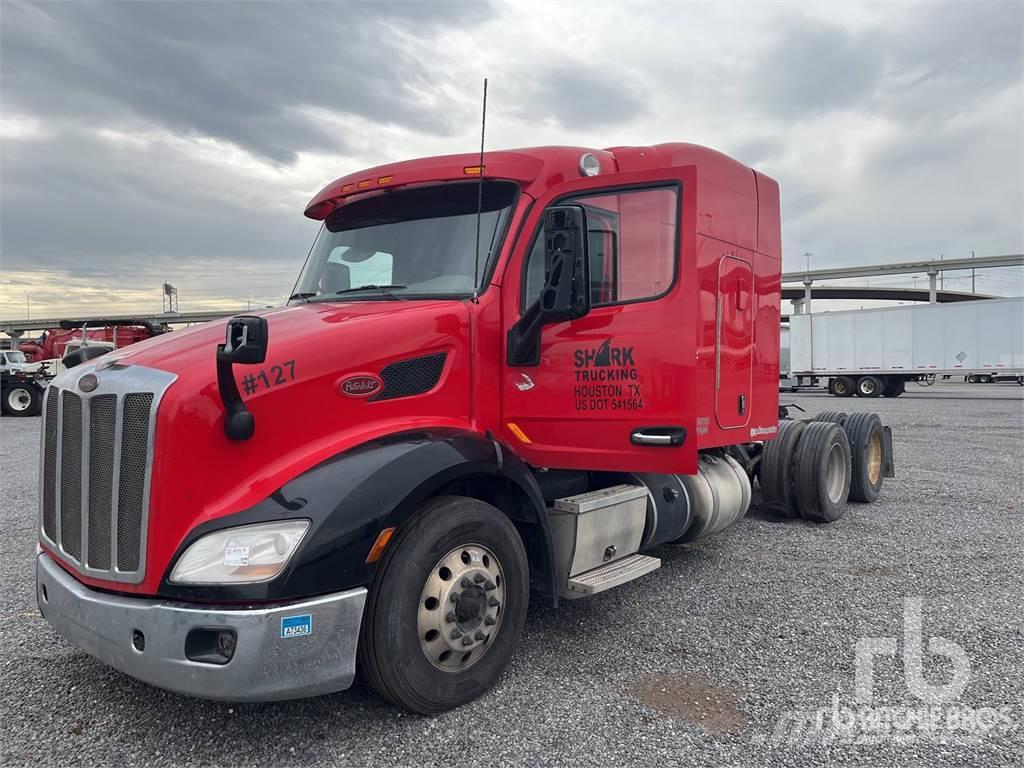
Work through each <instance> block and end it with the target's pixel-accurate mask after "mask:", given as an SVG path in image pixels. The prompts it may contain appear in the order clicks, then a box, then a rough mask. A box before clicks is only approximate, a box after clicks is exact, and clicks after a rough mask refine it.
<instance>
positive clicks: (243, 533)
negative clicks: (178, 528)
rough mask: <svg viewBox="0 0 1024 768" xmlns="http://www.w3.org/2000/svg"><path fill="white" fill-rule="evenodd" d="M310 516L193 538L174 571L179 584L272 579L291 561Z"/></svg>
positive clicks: (172, 575) (215, 532) (172, 574)
mask: <svg viewBox="0 0 1024 768" xmlns="http://www.w3.org/2000/svg"><path fill="white" fill-rule="evenodd" d="M308 529H309V520H281V521H279V522H273V523H257V524H255V525H240V526H237V527H235V528H225V529H223V530H221V531H213V532H212V533H208V534H206V535H205V536H203V537H201V538H200V539H198V540H197V541H195V542H193V543H192V544H191V546H189V548H188V549H187V550H185V554H183V555H182V556H181V557H180V558H179V559H178V562H177V563H176V564H175V566H174V570H172V571H171V576H170V581H171V582H173V583H175V584H250V583H254V582H259V581H269V580H270V579H272V578H274V577H275V576H277V575H278V574H279V573H281V571H282V570H283V569H284V567H285V565H287V563H288V560H289V559H290V558H291V556H292V555H293V554H294V553H295V550H296V549H298V546H299V542H301V541H302V537H303V536H305V535H306V531H307V530H308Z"/></svg>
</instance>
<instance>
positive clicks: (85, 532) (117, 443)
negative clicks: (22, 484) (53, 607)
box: [39, 360, 176, 583]
mask: <svg viewBox="0 0 1024 768" xmlns="http://www.w3.org/2000/svg"><path fill="white" fill-rule="evenodd" d="M98 362H99V365H97V364H85V365H81V366H78V367H76V368H73V369H71V370H69V371H67V372H65V373H64V374H62V375H61V376H59V377H57V378H56V379H54V380H53V382H52V383H51V384H50V387H49V388H48V390H47V396H46V407H45V409H44V414H43V440H42V448H41V467H40V469H41V472H40V476H41V481H40V485H41V488H40V491H41V492H40V502H39V517H40V531H41V534H42V538H43V540H44V541H45V542H47V543H48V544H49V545H50V546H51V548H52V549H53V550H54V552H55V553H56V554H57V555H58V556H59V557H60V558H61V559H63V560H64V561H65V562H67V563H68V564H69V565H71V566H72V567H73V568H75V569H76V570H77V571H79V572H80V573H83V574H85V575H88V576H94V577H96V578H101V579H109V580H113V581H124V582H130V583H137V582H139V581H141V580H142V578H143V576H144V575H145V553H146V538H147V522H148V519H149V486H150V475H151V470H152V464H153V448H154V437H155V435H154V430H155V426H156V413H157V409H158V407H159V404H160V398H161V397H162V396H163V394H164V392H166V391H167V388H168V387H170V385H171V384H172V383H173V382H174V380H175V378H176V377H175V376H174V375H173V374H170V373H166V372H164V371H157V370H154V369H151V368H143V367H141V366H126V365H116V364H115V365H109V364H108V365H106V366H103V361H102V360H100V361H98ZM87 373H94V374H95V375H96V376H97V378H98V380H99V386H98V387H97V388H96V389H95V391H94V392H91V393H84V392H80V391H78V390H79V387H78V381H79V379H81V378H82V376H84V375H85V374H87Z"/></svg>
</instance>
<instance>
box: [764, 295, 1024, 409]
mask: <svg viewBox="0 0 1024 768" xmlns="http://www.w3.org/2000/svg"><path fill="white" fill-rule="evenodd" d="M789 346H790V350H789V353H790V354H789V372H788V373H789V377H790V378H791V379H793V380H795V382H796V384H797V386H813V385H815V384H819V383H821V382H822V380H827V383H828V390H829V392H831V393H832V394H833V395H836V396H837V397H850V396H852V395H855V394H856V395H859V396H861V397H878V396H879V395H885V396H886V397H898V396H899V395H901V394H903V391H904V388H905V387H906V383H907V382H908V381H932V380H934V379H935V378H936V377H946V378H948V377H951V376H958V377H959V376H963V377H964V379H965V380H970V381H982V382H988V381H996V380H999V379H1003V380H1005V379H1014V380H1016V381H1018V382H1019V383H1021V384H1024V298H1020V297H1018V298H1010V299H985V300H982V301H964V302H955V303H949V304H919V305H916V306H900V307H885V308H882V309H858V310H850V311H842V312H820V313H816V314H815V313H812V314H805V315H791V316H790V318H789ZM784 357H785V356H784ZM784 373H785V372H784Z"/></svg>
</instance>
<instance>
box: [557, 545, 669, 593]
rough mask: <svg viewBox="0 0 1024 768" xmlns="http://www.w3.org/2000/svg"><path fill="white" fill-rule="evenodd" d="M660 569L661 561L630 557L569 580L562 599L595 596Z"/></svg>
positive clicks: (653, 558) (647, 557)
mask: <svg viewBox="0 0 1024 768" xmlns="http://www.w3.org/2000/svg"><path fill="white" fill-rule="evenodd" d="M659 568H661V559H660V558H657V557H649V556H648V555H630V556H629V557H624V558H622V559H621V560H616V561H615V562H614V563H608V565H602V566H599V567H598V568H594V569H593V570H590V571H587V572H586V573H581V574H580V575H579V576H574V577H573V578H571V579H569V583H568V585H567V587H566V590H565V592H564V593H563V594H562V597H564V598H567V599H569V600H575V599H576V598H579V597H586V596H587V595H596V594H597V593H598V592H604V591H605V590H606V589H611V588H612V587H617V586H619V585H620V584H625V583H626V582H627V581H632V580H633V579H638V578H640V577H641V576H643V575H644V574H645V573H650V572H651V571H656V570H658V569H659Z"/></svg>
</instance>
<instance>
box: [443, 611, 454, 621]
mask: <svg viewBox="0 0 1024 768" xmlns="http://www.w3.org/2000/svg"><path fill="white" fill-rule="evenodd" d="M444 620H445V621H447V622H448V623H449V624H451V623H452V622H453V621H455V611H448V613H446V614H445V615H444Z"/></svg>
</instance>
